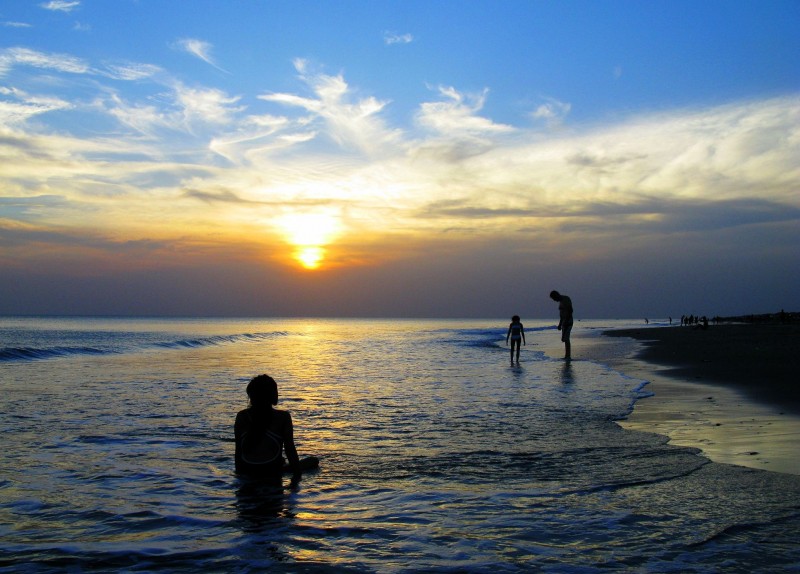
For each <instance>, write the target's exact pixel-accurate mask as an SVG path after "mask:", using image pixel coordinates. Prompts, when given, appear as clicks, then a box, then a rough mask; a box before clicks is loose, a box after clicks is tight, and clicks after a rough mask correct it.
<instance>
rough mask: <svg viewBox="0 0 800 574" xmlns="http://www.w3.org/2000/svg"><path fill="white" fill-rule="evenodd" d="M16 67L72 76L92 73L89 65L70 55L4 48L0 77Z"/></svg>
mask: <svg viewBox="0 0 800 574" xmlns="http://www.w3.org/2000/svg"><path fill="white" fill-rule="evenodd" d="M15 66H31V67H34V68H42V69H49V70H53V71H56V72H67V73H70V74H85V73H87V72H90V68H89V64H88V63H87V62H86V61H85V60H83V59H82V58H78V57H76V56H72V55H69V54H56V53H52V52H41V51H39V50H32V49H30V48H21V47H13V48H4V49H1V50H0V77H2V76H4V75H5V74H6V73H8V71H9V70H11V69H12V68H14V67H15Z"/></svg>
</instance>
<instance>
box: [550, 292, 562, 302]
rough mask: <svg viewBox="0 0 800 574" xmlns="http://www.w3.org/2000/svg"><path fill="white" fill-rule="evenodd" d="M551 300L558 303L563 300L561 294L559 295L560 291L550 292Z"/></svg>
mask: <svg viewBox="0 0 800 574" xmlns="http://www.w3.org/2000/svg"><path fill="white" fill-rule="evenodd" d="M550 298H551V299H554V300H556V301H558V300H559V299H561V293H559V292H558V291H550Z"/></svg>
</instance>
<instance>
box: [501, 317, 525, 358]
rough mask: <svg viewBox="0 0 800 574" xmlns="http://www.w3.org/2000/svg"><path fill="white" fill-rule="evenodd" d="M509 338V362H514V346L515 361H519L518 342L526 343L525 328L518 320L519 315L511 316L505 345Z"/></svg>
mask: <svg viewBox="0 0 800 574" xmlns="http://www.w3.org/2000/svg"><path fill="white" fill-rule="evenodd" d="M509 339H511V364H512V365H513V364H514V347H516V348H517V363H519V351H520V343H522V344H525V345H527V343H526V342H525V328H524V327H523V326H522V323H520V321H519V315H514V316H513V317H511V324H510V325H509V326H508V333H506V345H508V340H509Z"/></svg>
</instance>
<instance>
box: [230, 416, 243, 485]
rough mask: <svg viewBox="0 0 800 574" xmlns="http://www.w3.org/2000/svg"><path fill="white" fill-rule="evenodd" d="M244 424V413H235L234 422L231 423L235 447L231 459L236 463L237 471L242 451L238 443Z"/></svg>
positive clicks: (239, 442)
mask: <svg viewBox="0 0 800 574" xmlns="http://www.w3.org/2000/svg"><path fill="white" fill-rule="evenodd" d="M244 425H245V423H244V415H243V414H242V413H238V414H237V415H236V422H235V423H234V424H233V438H234V441H235V442H236V447H235V450H234V454H233V461H234V464H235V465H236V471H237V472H239V470H240V469H239V466H240V465H241V461H242V452H241V448H242V447H241V446H240V444H241V438H242V435H243V434H244V431H245V429H244Z"/></svg>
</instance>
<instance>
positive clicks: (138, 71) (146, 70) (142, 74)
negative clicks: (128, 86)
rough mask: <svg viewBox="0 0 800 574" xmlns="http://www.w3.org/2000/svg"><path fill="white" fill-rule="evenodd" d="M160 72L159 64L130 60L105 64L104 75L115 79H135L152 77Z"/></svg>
mask: <svg viewBox="0 0 800 574" xmlns="http://www.w3.org/2000/svg"><path fill="white" fill-rule="evenodd" d="M162 72H163V70H162V68H161V67H160V66H156V65H153V64H141V63H134V62H130V63H124V64H106V70H105V75H106V76H108V77H109V78H113V79H115V80H124V81H136V80H144V79H147V78H152V77H153V76H156V75H158V74H161V73H162Z"/></svg>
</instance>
